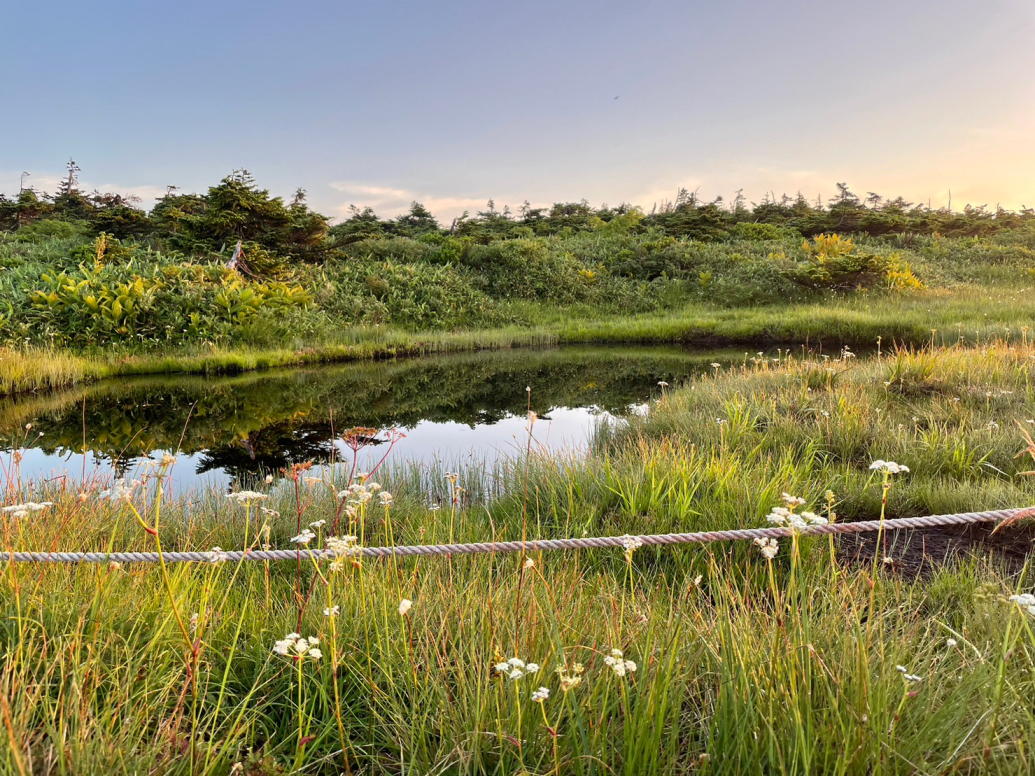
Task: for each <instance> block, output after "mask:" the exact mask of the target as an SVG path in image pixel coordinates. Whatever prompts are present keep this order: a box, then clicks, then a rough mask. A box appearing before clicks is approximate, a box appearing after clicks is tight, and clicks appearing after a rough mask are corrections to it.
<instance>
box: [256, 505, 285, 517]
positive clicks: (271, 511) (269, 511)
mask: <svg viewBox="0 0 1035 776" xmlns="http://www.w3.org/2000/svg"><path fill="white" fill-rule="evenodd" d="M259 510H260V511H261V512H262V514H264V515H266V517H280V512H278V511H277V510H275V509H269V508H268V507H259Z"/></svg>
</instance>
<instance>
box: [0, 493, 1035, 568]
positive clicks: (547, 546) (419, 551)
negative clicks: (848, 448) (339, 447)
mask: <svg viewBox="0 0 1035 776" xmlns="http://www.w3.org/2000/svg"><path fill="white" fill-rule="evenodd" d="M1028 516H1035V507H1026V508H1023V509H994V510H990V511H987V512H959V513H954V514H948V515H928V516H926V517H900V518H894V519H891V520H863V521H860V522H855V523H828V524H826V525H810V526H808V527H805V528H786V527H774V528H739V529H735V530H731V531H698V532H696V533H671V534H645V535H641V536H629V535H626V536H595V537H584V538H568V539H529V540H527V541H505V542H471V543H467V544H422V545H400V546H397V547H357V548H356V549H355V551H354V552H353V553H352V554H353V555H355V556H357V557H364V558H384V557H388V556H392V555H394V556H401V557H409V556H428V555H475V554H480V553H497V552H539V551H542V550H584V549H598V548H605V547H622V548H625V547H627V546H630V544H631V543H639V544H640V545H643V546H652V545H654V546H657V545H670V544H708V543H711V542H728V541H744V540H754V539H762V538H772V539H780V538H783V537H789V536H825V535H829V534H858V533H867V532H872V531H897V530H902V529H907V528H940V527H942V526H953V525H956V526H958V525H969V524H972V523H999V522H1002V521H1004V520H1009V519H1011V518H1021V517H1028ZM334 557H337V554H336V553H335V552H334V551H333V550H309V549H293V550H232V551H225V552H222V551H221V552H211V551H208V552H206V551H201V552H163V553H161V555H159V553H157V552H7V553H3V554H0V561H6V562H8V563H157V562H159V561H160V560H164V561H165V562H167V563H211V562H214V561H229V562H234V561H252V560H261V561H273V560H294V559H297V558H305V559H310V558H311V559H316V560H327V559H331V558H334Z"/></svg>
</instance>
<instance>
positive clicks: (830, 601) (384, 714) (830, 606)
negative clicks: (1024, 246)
mask: <svg viewBox="0 0 1035 776" xmlns="http://www.w3.org/2000/svg"><path fill="white" fill-rule="evenodd" d="M988 332H989V334H991V332H992V329H991V328H990V329H989V330H988ZM711 371H712V373H711V374H706V375H704V376H702V377H700V378H697V379H694V380H693V381H692V382H690V383H689V384H686V385H681V386H663V388H664V390H663V392H662V394H661V395H660V397H659V398H658V399H657V400H656V401H655V402H654V403H653V404H652V407H651V411H650V412H649V413H648V414H647V415H646V416H645V417H643V418H640V419H634V420H633V421H632V422H631V423H630V424H629V425H628V426H621V427H615V428H612V429H610V430H605V431H602V432H601V433H600V434H599V435H598V438H597V439H596V441H595V443H594V445H593V447H592V450H591V451H590V452H589V454H588V455H586V456H585V457H577V458H576V457H573V458H548V457H543V456H540V455H537V454H536V453H535V452H534V449H535V446H534V444H532V445H531V449H532V451H533V452H532V453H531V454H530V455H529V456H527V457H523V458H520V459H518V460H515V461H513V462H512V463H510V464H508V465H506V466H505V467H504V468H503V469H501V470H499V471H495V472H486V471H478V470H477V469H471V470H466V471H462V472H459V473H448V472H433V473H429V472H427V471H418V470H414V469H409V468H401V467H393V466H392V463H391V460H392V459H391V456H389V457H388V458H387V460H386V463H385V464H384V466H383V467H382V468H381V469H380V470H378V471H375V472H373V473H372V474H370V476H369V477H368V478H362V477H359V478H353V477H352V475H351V474H350V472H349V466H348V465H347V462H346V465H345V466H344V467H338V468H336V469H333V470H331V469H326V468H320V467H317V468H312V469H309V468H307V467H305V466H297V467H295V468H294V469H293V470H290V471H288V472H285V474H284V477H282V478H280V479H278V480H277V481H275V482H273V483H271V484H266V483H262V482H260V483H258V484H256V485H255V486H254V487H255V488H256V490H255V492H251V493H249V492H247V491H245V492H242V493H237V494H232V495H231V496H230V497H228V496H227V495H226V494H222V493H216V492H209V493H202V494H192V495H190V496H186V497H183V498H178V499H174V500H170V499H168V498H165V497H164V496H163V488H164V483H163V477H164V471H165V469H164V468H163V464H162V463H161V462H155V464H154V465H153V466H152V467H151V468H150V469H148V470H147V471H146V472H145V473H144V475H143V476H142V477H141V479H142V480H143V481H142V482H140V483H139V484H133V483H129V482H127V483H124V488H123V489H121V490H120V489H118V488H116V490H115V492H113V493H107V494H103V493H102V492H100V487H101V485H99V484H92V483H86V484H85V485H83V486H82V487H79V486H73V485H66V486H58V485H55V484H51V485H46V484H44V483H24V482H22V481H21V480H20V478H19V477H18V476H17V461H16V460H13V459H12V461H11V467H12V468H10V469H9V473H8V482H7V492H6V496H5V503H6V504H7V505H9V506H13V505H17V504H21V505H22V506H21V508H20V509H8V510H6V511H5V513H4V514H3V515H2V516H0V520H2V529H3V542H4V548H5V549H14V548H17V549H22V550H27V549H39V550H47V549H57V548H61V549H66V550H75V549H83V550H86V549H91V550H94V549H102V548H111V549H151V550H153V549H158V548H160V549H161V550H163V551H167V550H172V549H194V550H206V551H210V552H211V553H212V555H211V557H212V562H210V563H201V564H184V565H176V564H168V565H166V566H162V565H159V564H153V565H124V566H106V565H97V566H82V567H76V566H59V565H45V566H37V565H19V564H6V565H5V566H4V567H3V569H2V574H0V609H2V618H0V645H2V648H3V651H4V660H3V662H2V664H0V689H2V691H0V704H2V705H0V722H2V732H0V768H2V769H3V772H5V773H12V774H30V773H31V774H66V773H67V774H72V773H94V772H106V773H125V774H137V773H145V772H146V773H182V774H231V773H234V774H236V773H241V774H254V775H258V774H286V773H296V772H297V773H312V774H339V773H357V774H359V773H364V774H366V773H370V774H377V773H385V774H402V773H413V774H418V773H419V774H435V773H442V774H446V773H458V774H481V773H497V774H512V773H529V774H533V773H534V774H561V773H563V774H614V773H623V774H644V773H702V774H742V773H749V774H750V773H757V774H772V773H781V774H816V773H824V774H826V773H832V774H946V773H1000V774H1026V773H1030V772H1031V770H1032V768H1033V766H1035V762H1033V759H1032V758H1033V754H1032V751H1033V745H1035V734H1033V731H1035V712H1033V707H1032V703H1031V698H1032V696H1033V692H1035V630H1033V626H1035V616H1033V614H1032V613H1031V611H1030V610H1029V609H1028V608H1027V606H1028V604H1027V602H1026V599H1023V598H1021V599H1014V600H1011V599H1010V597H1011V596H1016V595H1019V594H1024V593H1028V592H1030V591H1031V589H1032V584H1033V581H1032V568H1031V566H1030V563H1029V561H1028V560H1027V558H1026V552H1027V550H1028V549H1029V547H1030V542H1031V539H1032V533H1031V531H1030V528H1029V527H1028V526H1026V525H1024V524H1021V525H1017V526H1011V527H1006V528H1002V529H1001V530H1000V531H999V532H997V533H996V534H995V535H989V529H987V528H984V529H980V530H979V529H974V530H969V531H956V532H954V533H949V534H943V535H941V538H942V539H945V540H946V542H945V544H944V546H952V545H953V544H954V543H955V545H954V546H956V547H957V551H955V552H949V553H948V554H944V555H943V556H941V557H938V558H935V559H933V560H931V562H925V563H919V564H918V563H917V551H916V548H915V546H913V548H912V549H911V548H910V547H907V546H906V545H905V543H904V537H902V536H899V535H889V536H887V537H886V540H885V541H884V542H882V544H881V546H876V545H875V543H874V542H875V539H874V538H873V537H871V538H869V539H867V540H866V541H864V542H863V543H862V546H858V545H848V544H841V543H840V542H836V541H830V540H828V539H826V538H813V539H807V538H798V539H787V540H783V541H781V542H780V543H779V547H778V549H777V551H776V552H775V554H774V555H773V557H772V558H771V559H770V558H767V557H766V556H765V555H763V554H762V553H761V552H760V548H759V547H756V546H753V545H751V544H748V543H739V544H736V545H732V544H731V545H726V544H715V545H709V546H701V547H691V546H685V547H672V548H667V549H652V548H635V547H630V548H629V549H628V550H627V551H626V552H622V551H621V550H620V549H617V550H603V551H580V552H574V553H563V554H562V553H537V554H534V555H529V556H525V555H521V554H515V555H486V556H471V557H453V558H449V557H438V558H422V559H406V560H402V559H399V560H390V559H389V560H378V561H373V560H364V561H362V562H359V561H358V560H357V559H356V557H355V556H354V555H353V554H352V549H351V548H352V547H354V546H355V545H356V544H360V545H383V544H393V543H397V544H403V543H406V544H409V543H431V542H440V541H453V540H455V541H481V540H486V539H489V538H500V539H504V538H506V539H515V538H521V537H530V538H531V537H560V536H583V535H601V534H618V535H621V534H626V533H629V534H636V533H645V532H652V533H653V532H665V531H671V530H694V529H706V528H713V527H715V528H719V527H721V528H732V527H738V528H739V527H750V526H761V525H767V524H768V523H767V521H766V515H767V513H769V512H770V510H771V509H772V508H773V507H774V506H778V505H781V504H784V503H786V502H785V499H784V496H783V494H785V493H786V494H791V495H793V496H795V497H800V498H801V499H802V500H803V501H804V503H802V504H797V503H794V504H792V506H793V508H794V509H795V510H797V511H805V510H808V511H811V512H814V513H817V514H818V515H820V516H822V517H824V518H825V519H829V520H851V519H859V518H876V517H877V516H879V515H882V514H883V515H885V516H887V517H898V516H907V515H914V514H926V513H932V512H947V511H958V510H970V509H986V508H995V507H1005V506H1025V505H1031V504H1035V481H1033V480H1032V478H1030V477H1028V476H1026V471H1027V470H1028V469H1030V468H1032V459H1031V451H1032V450H1033V449H1035V448H1029V450H1028V452H1027V453H1025V452H1024V451H1025V448H1026V446H1028V445H1029V444H1030V436H1029V433H1030V432H1031V430H1032V429H1033V428H1035V425H1033V424H1035V413H1033V409H1032V408H1033V407H1035V401H1033V400H1035V386H1033V383H1032V378H1033V377H1035V346H1033V345H1032V344H1031V343H1028V342H1024V341H1022V338H1021V337H1020V336H1018V337H1017V338H1015V339H1014V341H1006V340H1005V339H1001V340H999V341H990V342H989V343H988V344H986V345H984V346H982V347H968V346H963V345H952V346H944V347H942V346H939V347H930V346H928V347H925V348H921V349H914V350H904V349H897V350H889V349H888V348H882V350H881V352H880V353H879V354H876V355H874V356H872V357H870V358H861V357H855V356H854V355H853V354H852V353H851V352H850V351H842V352H841V353H840V354H839V353H836V352H835V353H834V354H832V355H831V356H829V357H823V356H821V355H809V354H808V353H803V352H791V353H786V354H782V355H780V356H779V357H777V358H772V357H768V356H758V355H756V354H755V353H754V352H750V353H748V354H747V355H745V357H744V359H743V362H742V363H741V364H739V365H734V366H729V367H720V368H716V369H714V370H711ZM529 424H530V425H529V429H530V434H531V435H532V437H533V438H534V436H535V434H536V421H535V419H534V418H530V419H529ZM26 433H34V432H32V431H31V430H30V431H27V432H26ZM352 442H353V444H354V445H361V444H363V443H362V440H361V439H360V438H359V437H353V438H352ZM397 444H399V445H405V444H406V440H405V439H400V440H398V441H397ZM1019 452H1020V453H1022V455H1020V456H1018V455H1017V454H1018V453H1019ZM877 459H883V460H892V461H896V462H898V463H899V464H904V465H906V466H908V468H909V471H908V472H902V473H898V474H882V473H881V472H875V471H872V470H871V469H870V464H871V462H872V461H874V460H877ZM430 475H434V476H433V477H432V476H430ZM375 481H376V482H377V483H379V484H380V486H381V488H379V486H377V485H374V484H373V483H374V482H375ZM429 482H431V483H432V484H431V486H430V490H429V485H428V483H429ZM350 486H351V487H350ZM385 491H388V492H389V493H390V494H391V496H385V495H383V494H384V493H385ZM489 493H491V494H492V497H491V498H489V497H488V496H487V494H489ZM29 502H34V503H29ZM43 502H52V505H50V506H42V503H43ZM439 505H441V506H439ZM935 533H936V532H932V533H930V534H928V535H929V536H930V538H932V539H933V538H935V536H934V534H935ZM310 534H311V536H310ZM344 536H349V537H353V536H354V537H355V540H352V539H342V538H340V537H344ZM295 537H299V541H301V542H306V543H307V544H306V545H305V546H310V547H317V546H319V547H324V546H329V547H333V548H336V550H337V551H338V553H339V555H338V558H337V559H336V560H335V561H334V562H321V563H318V564H314V563H312V562H307V561H303V562H297V563H296V562H294V561H288V562H278V563H259V562H247V563H240V564H234V563H228V562H221V561H220V560H219V558H220V556H219V550H218V548H219V547H222V548H227V549H230V548H239V547H247V546H253V547H262V546H267V545H269V546H273V547H294V546H299V545H298V544H297V543H296V544H293V543H292V541H291V540H292V538H295ZM331 537H339V538H337V539H332V538H331ZM940 546H942V545H940ZM975 548H976V549H978V550H980V551H979V552H970V550H972V549H975ZM407 602H408V603H407ZM289 634H295V635H292V636H291V637H290V639H289V641H285V638H286V637H288V635H289ZM301 637H304V639H305V641H304V642H303V643H301V645H299V639H300V638H301ZM310 639H315V640H316V641H311V640H310ZM612 650H620V651H621V655H620V656H619V655H618V654H617V653H615V652H612ZM282 652H283V653H286V654H281V653H282ZM514 658H516V659H518V660H520V661H521V663H517V662H514V661H513V660H512V659H514ZM508 661H509V662H508ZM532 663H534V664H536V665H534V666H532V665H529V664H532ZM541 688H545V692H544V691H543V690H542V689H541Z"/></svg>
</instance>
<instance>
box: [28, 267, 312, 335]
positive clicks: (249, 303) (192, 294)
mask: <svg viewBox="0 0 1035 776" xmlns="http://www.w3.org/2000/svg"><path fill="white" fill-rule="evenodd" d="M39 283H40V285H41V286H42V287H41V288H40V287H38V288H36V289H35V290H33V291H31V292H30V293H29V303H30V306H29V308H28V309H27V310H26V311H25V318H24V324H25V330H26V333H27V334H28V335H29V336H30V337H32V338H35V339H37V340H44V341H49V342H51V343H54V344H78V345H106V344H125V343H128V342H134V341H136V342H151V343H158V342H186V341H191V340H199V339H200V340H206V339H207V340H211V339H218V338H221V337H225V336H228V335H229V334H230V332H231V331H232V329H233V328H234V327H235V326H237V325H240V324H242V323H245V322H247V321H249V320H250V319H252V318H254V317H255V316H258V315H260V314H266V313H269V312H273V311H277V310H284V309H288V308H304V307H306V306H308V305H309V304H310V303H311V301H312V297H311V296H310V294H309V293H308V292H307V291H305V290H304V289H303V288H301V287H300V286H291V285H288V284H285V283H279V282H271V283H252V282H248V281H247V280H245V279H244V278H242V277H241V276H240V275H239V274H238V273H236V272H234V271H233V270H229V269H225V268H223V267H215V266H207V267H206V266H203V265H172V266H164V267H160V266H154V265H152V266H150V267H146V268H142V269H141V270H140V271H139V272H138V271H137V270H135V269H134V268H133V266H132V265H131V264H130V265H124V266H122V265H115V264H108V265H103V266H95V267H93V268H90V267H87V266H86V265H85V264H83V265H80V266H79V267H78V268H77V269H76V270H75V271H73V272H60V273H55V274H50V273H44V274H43V275H42V276H41V277H40V280H39Z"/></svg>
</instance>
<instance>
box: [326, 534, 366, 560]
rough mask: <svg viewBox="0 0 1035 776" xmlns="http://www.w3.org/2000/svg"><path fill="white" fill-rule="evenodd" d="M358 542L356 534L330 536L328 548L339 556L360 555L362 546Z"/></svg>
mask: <svg viewBox="0 0 1035 776" xmlns="http://www.w3.org/2000/svg"><path fill="white" fill-rule="evenodd" d="M357 542H358V539H357V538H356V537H355V536H328V537H327V549H328V550H330V551H331V552H333V553H334V554H335V555H337V556H338V557H341V556H343V555H359V554H360V550H361V549H362V548H361V547H360V546H359V544H357Z"/></svg>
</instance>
